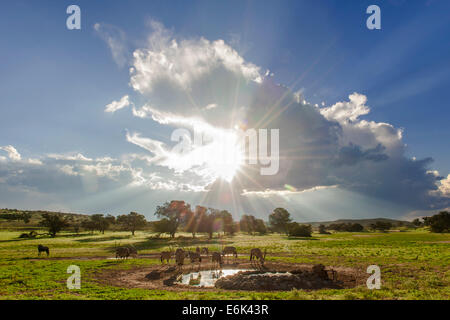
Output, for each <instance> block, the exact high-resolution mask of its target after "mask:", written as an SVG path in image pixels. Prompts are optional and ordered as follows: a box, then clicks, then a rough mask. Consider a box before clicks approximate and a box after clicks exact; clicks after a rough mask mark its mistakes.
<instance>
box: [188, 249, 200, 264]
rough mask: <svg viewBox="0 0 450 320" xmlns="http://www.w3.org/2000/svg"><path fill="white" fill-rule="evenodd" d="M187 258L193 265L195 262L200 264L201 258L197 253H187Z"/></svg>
mask: <svg viewBox="0 0 450 320" xmlns="http://www.w3.org/2000/svg"><path fill="white" fill-rule="evenodd" d="M189 258H190V259H191V263H194V262H195V261H198V262H199V263H200V262H202V257H201V256H200V253H199V252H191V251H189Z"/></svg>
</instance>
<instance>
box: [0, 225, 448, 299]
mask: <svg viewBox="0 0 450 320" xmlns="http://www.w3.org/2000/svg"><path fill="white" fill-rule="evenodd" d="M20 233H21V232H12V231H1V232H0V299H449V298H450V289H449V288H450V268H449V266H450V250H449V249H450V243H449V241H450V234H433V233H429V232H428V231H426V230H415V231H405V232H391V233H367V232H361V233H334V234H331V235H318V234H314V235H313V237H312V238H310V239H304V238H298V239H296V238H287V237H285V236H282V235H266V236H248V235H242V234H239V235H237V236H235V237H225V238H221V239H212V240H208V239H207V238H205V237H198V238H196V239H191V238H190V235H189V234H183V235H182V236H183V237H181V238H176V239H169V238H162V239H157V238H154V235H153V234H151V233H146V232H137V233H136V236H134V237H131V236H130V234H129V233H127V232H106V233H105V234H104V235H101V234H98V233H96V234H89V233H84V234H80V235H74V234H71V233H62V234H61V235H59V236H58V237H56V238H41V239H24V240H22V239H18V238H17V237H18V236H19V235H20ZM38 244H43V245H47V246H49V247H50V251H51V256H52V257H66V258H68V259H64V260H48V259H46V258H45V257H42V259H39V260H36V258H37V245H38ZM125 244H133V245H134V246H135V247H136V248H137V249H138V250H139V253H152V252H161V251H163V250H168V249H169V248H170V247H176V246H177V245H182V246H184V247H192V248H195V247H196V246H208V247H209V248H210V249H212V250H219V249H220V248H221V245H233V246H235V247H237V249H238V251H239V252H244V253H248V252H249V251H250V249H251V248H254V247H260V248H267V250H268V254H267V260H269V261H270V260H273V261H283V262H292V263H293V262H296V263H322V264H324V265H332V266H345V267H353V268H358V269H360V270H365V269H366V268H367V266H369V265H372V264H376V265H378V266H380V268H381V279H382V288H381V289H380V290H369V289H367V288H366V287H365V286H360V287H356V288H352V289H344V290H334V289H333V290H331V289H326V290H317V291H305V290H293V291H289V292H272V293H267V292H246V291H242V292H229V291H228V292H227V291H205V292H198V291H196V292H171V291H165V290H149V289H126V288H118V287H113V286H107V285H103V284H99V283H98V282H97V281H95V280H94V278H95V273H96V272H103V271H105V270H107V269H117V268H121V269H123V268H132V267H134V266H137V265H151V264H157V263H159V261H157V260H155V259H136V260H128V261H125V262H119V261H115V260H110V259H107V258H108V257H113V250H114V247H115V246H116V245H125ZM70 257H99V258H98V259H95V260H75V259H74V260H71V259H70ZM71 264H76V265H78V266H80V268H81V275H82V276H81V281H82V282H81V289H80V290H69V289H67V288H66V280H67V278H68V276H69V274H67V273H66V270H67V267H68V266H69V265H71ZM367 276H369V275H367Z"/></svg>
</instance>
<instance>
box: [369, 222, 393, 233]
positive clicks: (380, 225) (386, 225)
mask: <svg viewBox="0 0 450 320" xmlns="http://www.w3.org/2000/svg"><path fill="white" fill-rule="evenodd" d="M370 227H371V228H372V229H374V230H380V231H386V230H389V229H390V228H392V223H390V222H384V221H377V222H376V223H372V224H370Z"/></svg>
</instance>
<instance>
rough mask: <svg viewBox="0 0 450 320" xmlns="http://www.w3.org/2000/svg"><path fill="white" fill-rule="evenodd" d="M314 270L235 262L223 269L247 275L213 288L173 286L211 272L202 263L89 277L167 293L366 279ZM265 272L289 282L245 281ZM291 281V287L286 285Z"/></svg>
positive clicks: (334, 284)
mask: <svg viewBox="0 0 450 320" xmlns="http://www.w3.org/2000/svg"><path fill="white" fill-rule="evenodd" d="M314 266H315V265H312V264H301V263H284V262H266V263H265V265H264V267H262V268H261V267H260V268H257V269H256V268H255V265H252V264H251V263H249V262H242V261H236V262H235V263H232V264H226V265H224V266H223V269H225V270H226V269H244V270H248V271H245V272H241V273H238V274H237V275H234V276H229V277H226V278H220V279H219V280H217V282H216V285H217V284H218V283H219V284H218V285H217V287H200V286H191V285H183V284H177V279H179V278H180V275H181V274H188V273H192V272H198V271H202V270H211V269H213V266H212V264H211V263H202V265H200V266H199V265H191V264H189V265H185V266H183V269H182V270H179V269H177V268H175V267H174V265H152V266H146V267H142V266H136V267H134V268H131V269H127V270H114V269H106V270H102V271H99V272H97V273H95V274H93V280H95V281H97V282H99V283H100V284H106V285H112V286H117V287H122V288H144V289H158V290H169V291H211V290H212V291H218V290H254V291H274V290H280V291H285V290H292V289H294V288H297V289H304V290H317V289H321V288H336V289H339V288H342V289H343V288H353V287H355V286H358V285H362V284H364V283H365V280H366V278H367V275H366V274H365V273H364V271H363V270H357V269H353V268H342V267H331V266H327V267H324V268H319V269H320V270H319V269H318V270H319V271H317V270H316V271H313V269H314ZM316 268H317V267H316ZM268 272H269V273H285V275H290V276H289V277H292V278H289V277H288V278H283V277H280V278H265V277H263V278H261V279H258V278H255V280H253V279H251V280H249V279H248V278H249V277H247V276H249V275H250V274H253V276H255V275H256V276H258V275H262V274H264V273H268ZM323 272H325V273H323ZM320 273H321V275H320ZM325 274H326V275H325ZM233 277H235V278H233ZM256 279H257V280H256ZM258 280H259V281H258ZM292 281H293V284H294V285H290V284H289V283H290V282H292ZM261 283H262V284H261ZM271 283H280V285H278V287H276V285H272V284H271Z"/></svg>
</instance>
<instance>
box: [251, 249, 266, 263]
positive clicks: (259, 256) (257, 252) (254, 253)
mask: <svg viewBox="0 0 450 320" xmlns="http://www.w3.org/2000/svg"><path fill="white" fill-rule="evenodd" d="M266 253H267V249H264V254H263V253H262V251H261V249H259V248H254V249H252V250H250V261H253V259H255V260H259V263H260V264H261V265H263V264H264V260H265V259H266Z"/></svg>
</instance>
